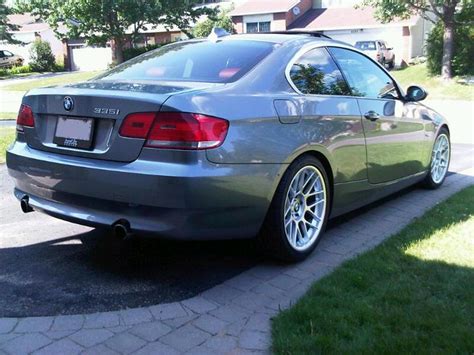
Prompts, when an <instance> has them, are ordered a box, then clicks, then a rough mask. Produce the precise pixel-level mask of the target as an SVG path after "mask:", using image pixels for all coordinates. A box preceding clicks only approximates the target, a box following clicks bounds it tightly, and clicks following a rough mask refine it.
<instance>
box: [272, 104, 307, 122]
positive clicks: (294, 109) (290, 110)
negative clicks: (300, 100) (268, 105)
mask: <svg viewBox="0 0 474 355" xmlns="http://www.w3.org/2000/svg"><path fill="white" fill-rule="evenodd" d="M273 106H274V107H275V110H276V112H277V114H278V119H279V120H280V122H281V123H283V124H292V123H298V122H299V121H300V120H301V114H300V112H299V110H298V106H297V105H296V103H294V102H293V101H291V100H274V101H273Z"/></svg>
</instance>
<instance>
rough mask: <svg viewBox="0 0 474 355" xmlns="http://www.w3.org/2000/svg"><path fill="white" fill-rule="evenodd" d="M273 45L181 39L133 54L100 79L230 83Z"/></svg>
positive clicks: (246, 70) (247, 70) (270, 50)
mask: <svg viewBox="0 0 474 355" xmlns="http://www.w3.org/2000/svg"><path fill="white" fill-rule="evenodd" d="M273 46H274V44H273V43H268V42H260V41H258V42H257V41H238V40H227V41H220V42H210V41H199V42H180V43H175V44H171V45H167V46H164V47H162V48H160V49H157V50H155V51H152V52H148V53H145V54H143V55H141V56H139V57H137V58H134V59H132V60H130V61H128V62H126V63H124V64H122V65H119V66H118V67H116V68H114V69H112V70H110V71H109V72H107V73H105V74H104V75H102V76H100V77H99V79H102V80H160V81H161V80H163V81H202V82H213V83H228V82H232V81H236V80H238V79H239V78H241V77H242V76H243V75H245V74H246V73H247V72H249V71H250V70H251V69H252V68H253V67H255V66H256V65H257V64H258V63H259V62H260V61H262V60H263V59H264V58H265V57H266V56H267V55H268V54H270V53H271V52H272V50H273Z"/></svg>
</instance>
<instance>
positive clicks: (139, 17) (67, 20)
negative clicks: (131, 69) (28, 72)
mask: <svg viewBox="0 0 474 355" xmlns="http://www.w3.org/2000/svg"><path fill="white" fill-rule="evenodd" d="M198 3H199V1H198V0H100V1H90V0H74V1H64V0H16V8H17V11H19V12H30V13H31V14H32V15H33V16H35V17H37V18H41V19H43V20H44V21H46V22H48V24H49V25H50V26H51V27H52V28H53V29H54V30H55V31H56V33H57V35H58V36H60V37H68V38H79V37H82V38H86V39H87V40H88V42H89V43H92V44H101V45H103V44H105V43H106V42H107V41H109V40H114V41H115V43H116V46H115V48H116V56H119V55H120V56H121V55H122V48H123V46H124V43H125V42H126V32H127V31H128V29H129V28H132V29H133V33H132V35H131V37H132V42H133V41H134V39H135V38H136V37H137V36H138V35H139V33H140V31H141V30H144V29H147V28H148V27H152V26H154V25H158V24H161V25H164V26H165V27H167V28H172V27H177V28H179V29H181V30H182V31H183V32H184V33H186V34H188V35H190V36H192V34H191V33H189V31H188V29H189V28H190V27H191V25H192V24H193V23H194V22H195V21H196V20H197V19H198V18H199V17H200V16H201V15H203V14H210V13H214V11H213V10H210V9H208V8H196V7H195V5H196V4H198ZM61 23H64V25H65V26H66V28H67V32H66V33H59V32H58V28H59V25H60V24H61ZM117 48H118V50H117ZM118 59H119V61H120V60H121V59H122V58H118Z"/></svg>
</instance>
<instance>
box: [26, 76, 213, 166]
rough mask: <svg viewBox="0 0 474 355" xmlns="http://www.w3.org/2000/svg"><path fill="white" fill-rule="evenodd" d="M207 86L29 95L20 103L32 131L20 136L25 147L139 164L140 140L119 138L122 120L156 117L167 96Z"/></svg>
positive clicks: (111, 86) (103, 84)
mask: <svg viewBox="0 0 474 355" xmlns="http://www.w3.org/2000/svg"><path fill="white" fill-rule="evenodd" d="M211 85H213V84H207V83H157V82H152V83H149V82H146V83H144V82H107V81H95V82H94V81H92V82H85V83H81V84H75V85H70V86H64V87H54V88H43V89H36V90H32V91H30V92H28V93H27V94H26V95H25V97H24V99H23V104H26V105H28V106H30V107H31V108H32V110H33V113H34V117H35V127H34V128H25V130H24V132H25V137H26V141H27V143H28V145H29V146H30V147H32V148H35V149H39V150H43V151H48V152H54V153H59V154H64V155H71V156H79V157H84V158H93V159H102V160H112V161H120V162H130V161H133V160H136V159H137V158H138V156H139V154H140V152H141V150H142V148H143V145H144V143H145V140H143V139H133V138H125V137H122V136H120V134H119V129H120V126H121V124H122V122H123V120H124V118H125V117H126V116H127V115H129V114H131V113H136V112H158V111H160V108H161V106H162V104H163V103H164V102H165V101H166V100H167V99H168V98H169V97H170V96H172V95H176V94H179V93H183V92H189V91H194V90H201V89H204V88H206V87H210V86H211ZM89 129H90V132H89V131H88V130H89ZM81 130H85V135H87V134H88V133H90V136H89V138H90V142H89V143H84V142H85V140H84V141H82V138H81V137H80V135H81V134H79V133H80V131H81ZM68 135H71V137H69V138H68V137H67V136H68ZM78 137H79V138H80V139H79V138H78ZM84 139H85V138H84ZM77 142H79V144H78V143H77Z"/></svg>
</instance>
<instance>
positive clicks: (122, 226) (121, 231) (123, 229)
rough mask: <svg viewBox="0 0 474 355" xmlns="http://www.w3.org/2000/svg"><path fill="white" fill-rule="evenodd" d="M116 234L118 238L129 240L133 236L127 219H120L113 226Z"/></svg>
mask: <svg viewBox="0 0 474 355" xmlns="http://www.w3.org/2000/svg"><path fill="white" fill-rule="evenodd" d="M112 231H113V233H114V236H115V237H117V238H118V239H122V240H127V239H130V238H131V237H132V236H133V233H132V231H131V229H130V223H129V222H128V221H127V220H120V221H117V222H116V223H114V225H113V226H112Z"/></svg>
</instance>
